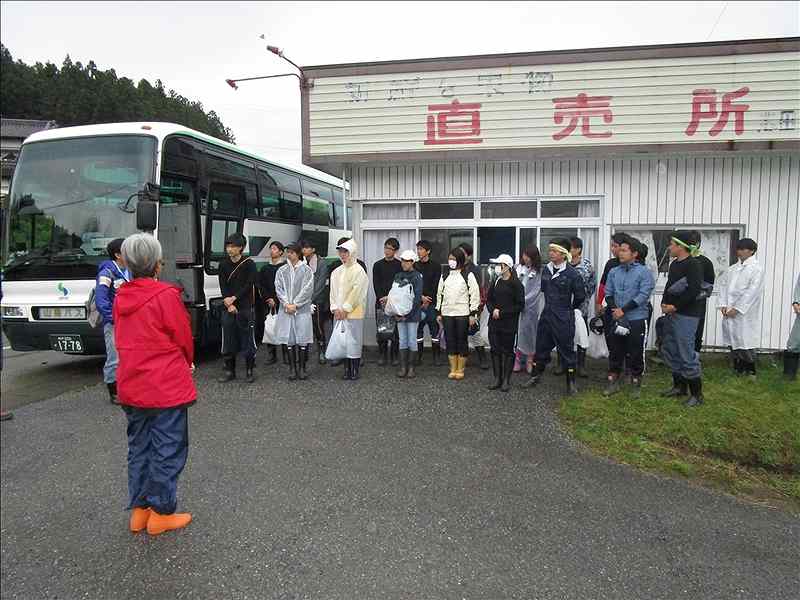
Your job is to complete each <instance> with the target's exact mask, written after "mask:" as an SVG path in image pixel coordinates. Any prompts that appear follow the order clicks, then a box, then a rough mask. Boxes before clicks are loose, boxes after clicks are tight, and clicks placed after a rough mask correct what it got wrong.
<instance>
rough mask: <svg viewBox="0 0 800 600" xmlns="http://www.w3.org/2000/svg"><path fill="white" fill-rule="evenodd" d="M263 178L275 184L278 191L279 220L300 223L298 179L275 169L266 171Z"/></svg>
mask: <svg viewBox="0 0 800 600" xmlns="http://www.w3.org/2000/svg"><path fill="white" fill-rule="evenodd" d="M265 178H266V179H267V180H271V181H273V182H275V184H276V187H277V188H278V189H279V190H280V217H281V219H283V220H286V221H300V219H301V216H302V197H301V195H300V194H301V189H300V178H299V177H296V176H294V175H289V174H288V173H284V172H283V171H279V170H277V169H267V170H266V174H265ZM262 194H263V192H262Z"/></svg>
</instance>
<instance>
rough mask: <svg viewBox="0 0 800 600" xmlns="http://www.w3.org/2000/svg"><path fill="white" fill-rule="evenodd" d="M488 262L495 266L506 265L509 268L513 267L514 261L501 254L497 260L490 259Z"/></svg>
mask: <svg viewBox="0 0 800 600" xmlns="http://www.w3.org/2000/svg"><path fill="white" fill-rule="evenodd" d="M489 262H490V263H494V264H497V265H507V266H508V267H509V268H512V267H513V266H514V259H513V258H511V257H510V256H509V255H508V254H501V255H500V256H498V257H497V258H490V259H489Z"/></svg>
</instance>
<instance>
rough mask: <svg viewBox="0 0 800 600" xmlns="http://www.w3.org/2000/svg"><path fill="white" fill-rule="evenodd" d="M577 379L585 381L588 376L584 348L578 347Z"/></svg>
mask: <svg viewBox="0 0 800 600" xmlns="http://www.w3.org/2000/svg"><path fill="white" fill-rule="evenodd" d="M577 372H578V377H580V378H581V379H587V378H588V377H589V374H588V373H587V372H586V348H581V347H580V346H578V370H577Z"/></svg>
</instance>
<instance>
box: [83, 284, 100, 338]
mask: <svg viewBox="0 0 800 600" xmlns="http://www.w3.org/2000/svg"><path fill="white" fill-rule="evenodd" d="M87 304H88V306H87V310H86V320H87V321H88V322H89V327H91V328H92V329H97V328H98V327H100V326H101V325H102V324H103V315H101V314H100V311H99V310H97V296H96V295H95V293H94V290H92V295H91V296H90V297H89V302H88V303H87Z"/></svg>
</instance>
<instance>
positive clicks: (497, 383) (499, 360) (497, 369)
mask: <svg viewBox="0 0 800 600" xmlns="http://www.w3.org/2000/svg"><path fill="white" fill-rule="evenodd" d="M491 354H492V377H493V378H494V382H493V383H492V385H490V386H487V389H489V390H499V389H500V388H501V387H502V386H503V357H502V356H501V355H500V354H499V353H497V352H495V351H492V353H491Z"/></svg>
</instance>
